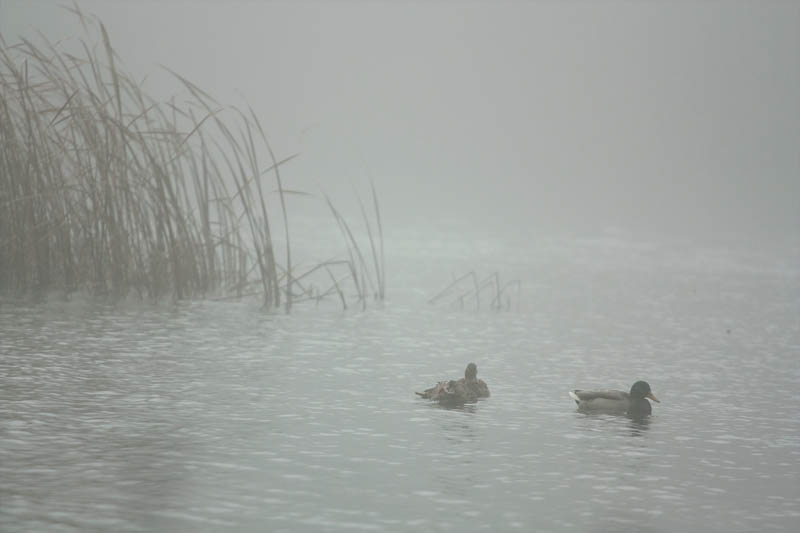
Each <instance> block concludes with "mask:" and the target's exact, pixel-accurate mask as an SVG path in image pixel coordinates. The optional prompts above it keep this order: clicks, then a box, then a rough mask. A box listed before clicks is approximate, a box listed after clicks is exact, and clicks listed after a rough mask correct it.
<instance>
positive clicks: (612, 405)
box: [569, 381, 660, 417]
mask: <svg viewBox="0 0 800 533" xmlns="http://www.w3.org/2000/svg"><path fill="white" fill-rule="evenodd" d="M569 396H570V398H572V399H573V400H575V403H576V404H577V405H578V410H579V411H585V412H592V413H608V414H627V415H629V416H634V417H642V416H648V415H650V414H651V413H652V412H653V407H652V406H651V405H650V402H648V401H647V398H650V399H651V400H653V401H654V402H658V403H660V402H659V400H658V399H657V398H656V397H655V395H654V394H653V392H652V391H651V390H650V385H649V384H648V383H647V382H646V381H637V382H636V383H634V384H633V386H632V387H631V391H630V392H625V391H621V390H581V389H575V390H571V391H569Z"/></svg>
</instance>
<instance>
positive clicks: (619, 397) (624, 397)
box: [569, 389, 630, 403]
mask: <svg viewBox="0 0 800 533" xmlns="http://www.w3.org/2000/svg"><path fill="white" fill-rule="evenodd" d="M569 395H570V398H572V399H573V400H575V401H576V402H578V403H580V402H590V401H592V400H612V401H623V402H627V401H629V400H630V394H628V393H627V392H625V391H621V390H611V389H604V390H581V389H575V390H571V391H569Z"/></svg>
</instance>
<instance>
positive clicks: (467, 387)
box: [416, 363, 489, 404]
mask: <svg viewBox="0 0 800 533" xmlns="http://www.w3.org/2000/svg"><path fill="white" fill-rule="evenodd" d="M416 394H418V395H419V396H422V397H423V398H427V399H429V400H436V401H438V402H439V403H441V404H459V403H466V402H474V401H476V400H477V399H478V398H488V397H489V387H488V386H487V385H486V383H485V382H484V381H483V380H482V379H478V366H477V365H476V364H475V363H470V364H468V365H467V368H466V370H464V377H463V378H461V379H459V380H450V381H440V382H439V383H437V384H436V385H434V386H433V387H431V388H430V389H426V390H425V391H423V392H417V393H416Z"/></svg>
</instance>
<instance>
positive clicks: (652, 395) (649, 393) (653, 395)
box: [647, 392, 661, 403]
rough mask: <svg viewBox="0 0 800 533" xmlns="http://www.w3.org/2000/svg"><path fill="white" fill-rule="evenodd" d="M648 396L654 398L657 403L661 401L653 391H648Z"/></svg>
mask: <svg viewBox="0 0 800 533" xmlns="http://www.w3.org/2000/svg"><path fill="white" fill-rule="evenodd" d="M647 397H648V398H650V399H651V400H653V401H654V402H656V403H661V402H660V401H659V400H658V398H656V395H655V394H653V393H652V392H648V393H647Z"/></svg>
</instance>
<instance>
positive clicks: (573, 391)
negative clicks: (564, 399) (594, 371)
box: [569, 389, 581, 405]
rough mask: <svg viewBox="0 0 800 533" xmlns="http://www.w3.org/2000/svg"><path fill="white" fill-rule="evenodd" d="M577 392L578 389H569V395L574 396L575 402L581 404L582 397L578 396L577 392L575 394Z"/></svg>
mask: <svg viewBox="0 0 800 533" xmlns="http://www.w3.org/2000/svg"><path fill="white" fill-rule="evenodd" d="M576 392H578V390H577V389H575V390H571V391H569V397H570V398H572V399H573V400H575V403H577V404H578V405H580V404H581V399H580V398H578V395H577V394H575V393H576Z"/></svg>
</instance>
